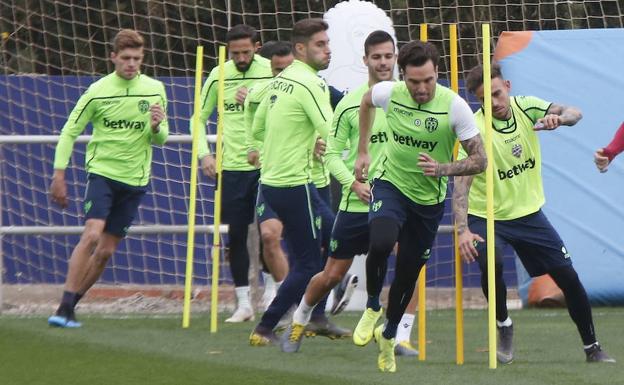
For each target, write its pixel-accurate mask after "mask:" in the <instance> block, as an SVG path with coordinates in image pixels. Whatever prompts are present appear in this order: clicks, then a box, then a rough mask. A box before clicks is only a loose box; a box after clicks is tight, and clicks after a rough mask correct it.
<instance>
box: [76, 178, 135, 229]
mask: <svg viewBox="0 0 624 385" xmlns="http://www.w3.org/2000/svg"><path fill="white" fill-rule="evenodd" d="M146 192H147V186H138V187H137V186H130V185H127V184H125V183H121V182H118V181H116V180H113V179H110V178H106V177H104V176H101V175H97V174H89V176H88V177H87V191H86V193H85V199H84V208H83V209H84V214H85V221H86V220H88V219H104V220H105V221H106V225H105V226H104V232H105V233H109V234H112V235H116V236H118V237H125V236H126V234H127V233H128V228H129V227H130V225H131V224H132V221H133V220H134V217H135V216H136V213H137V210H138V208H139V204H140V203H141V199H142V198H143V195H145V193H146Z"/></svg>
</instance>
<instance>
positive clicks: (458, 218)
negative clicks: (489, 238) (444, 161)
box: [453, 175, 483, 262]
mask: <svg viewBox="0 0 624 385" xmlns="http://www.w3.org/2000/svg"><path fill="white" fill-rule="evenodd" d="M473 178H474V176H472V175H466V176H456V177H455V182H454V184H453V216H454V217H455V224H456V225H457V235H458V243H459V254H460V255H461V256H462V258H463V259H464V261H465V262H473V261H474V260H475V258H476V257H477V255H478V253H477V249H476V248H475V243H476V242H483V238H481V237H480V236H479V235H478V234H474V233H472V232H471V231H470V229H469V228H468V192H469V191H470V185H471V184H472V179H473Z"/></svg>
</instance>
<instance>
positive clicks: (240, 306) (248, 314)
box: [199, 24, 273, 322]
mask: <svg viewBox="0 0 624 385" xmlns="http://www.w3.org/2000/svg"><path fill="white" fill-rule="evenodd" d="M225 39H226V42H227V49H228V54H229V57H230V60H228V61H227V62H226V63H225V90H224V104H225V105H224V107H225V108H224V110H225V111H224V116H223V127H224V128H223V166H222V168H223V173H222V175H221V177H222V178H223V182H222V186H223V190H222V192H221V196H222V205H221V218H222V221H223V223H227V224H228V225H229V230H228V247H229V259H230V269H231V272H232V278H233V280H234V286H235V290H236V299H237V308H236V310H235V311H234V314H232V316H231V317H230V318H228V319H226V320H225V322H244V321H252V320H253V319H254V312H253V309H252V307H251V304H250V302H249V250H248V249H247V233H248V229H249V224H251V223H253V220H254V204H255V202H256V194H257V191H258V178H259V177H260V170H258V168H257V167H256V166H254V165H250V164H249V163H248V162H247V151H246V144H245V141H246V140H245V118H244V111H243V110H244V107H243V105H244V102H245V98H246V96H247V92H248V88H249V87H251V86H252V85H253V84H254V83H255V82H258V81H262V80H264V79H270V78H272V77H273V75H272V73H271V66H270V63H269V61H268V60H267V59H265V58H263V57H262V56H260V55H256V54H255V52H256V50H257V48H258V46H259V43H258V42H257V33H256V30H255V29H253V28H252V27H250V26H248V25H244V24H239V25H236V26H234V27H232V28H231V29H230V30H229V31H228V33H227V35H226V38H225ZM218 76H219V69H218V67H215V68H213V69H212V71H210V75H209V76H208V79H206V83H204V87H203V89H202V97H201V100H202V109H201V113H200V119H199V120H200V127H202V128H203V127H205V126H206V121H207V120H208V118H209V117H210V115H211V114H212V113H213V111H214V109H215V107H216V105H217V81H218ZM199 145H200V148H199V157H200V159H201V168H202V171H203V172H204V174H205V175H207V176H209V177H211V178H214V177H215V175H216V170H215V158H214V156H212V154H210V150H209V148H208V143H207V141H206V131H205V130H204V129H201V130H200V142H199Z"/></svg>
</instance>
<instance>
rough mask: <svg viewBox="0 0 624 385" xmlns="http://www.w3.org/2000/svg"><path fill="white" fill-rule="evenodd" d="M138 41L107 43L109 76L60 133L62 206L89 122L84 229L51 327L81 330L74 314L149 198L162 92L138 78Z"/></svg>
mask: <svg viewBox="0 0 624 385" xmlns="http://www.w3.org/2000/svg"><path fill="white" fill-rule="evenodd" d="M143 45H144V43H143V37H142V36H141V35H140V34H139V33H138V32H136V31H133V30H130V29H124V30H121V31H120V32H119V33H118V34H117V35H116V36H115V38H114V40H113V50H112V53H111V61H112V62H113V64H114V65H115V71H114V72H113V73H111V74H109V75H108V76H105V77H103V78H102V79H100V80H98V81H96V82H95V83H93V84H91V86H90V87H89V88H88V89H87V91H86V92H85V93H84V94H83V95H82V96H81V97H80V99H79V100H78V103H77V104H76V106H75V107H74V109H73V110H72V112H71V114H70V115H69V118H68V119H67V123H65V126H63V129H62V131H61V137H60V139H59V142H58V145H57V146H56V152H55V155H54V176H53V177H52V185H51V186H50V194H51V196H52V201H54V202H56V203H58V204H59V205H60V206H61V207H66V206H67V186H66V183H65V169H66V167H67V164H68V163H69V158H70V156H71V153H72V150H73V146H74V141H75V140H76V138H77V137H78V135H80V133H82V132H83V131H84V129H85V127H86V125H87V123H89V122H91V124H92V125H93V138H92V139H91V141H90V142H89V144H88V145H87V156H86V159H87V162H86V167H85V168H86V171H87V173H88V177H87V180H88V182H87V191H86V194H85V199H84V214H85V227H84V230H83V232H82V235H81V237H80V241H79V242H78V244H77V245H76V247H75V248H74V251H73V252H72V255H71V258H70V260H69V270H68V272H67V278H66V281H65V288H64V292H63V298H62V299H61V304H60V306H59V308H58V310H57V311H56V314H55V315H53V316H52V317H50V318H49V319H48V323H49V324H50V325H51V326H58V327H67V328H75V327H80V326H81V324H80V322H78V321H76V317H75V314H74V308H75V306H76V303H77V302H78V301H79V300H80V298H82V296H84V294H85V293H86V292H87V290H89V288H90V287H91V286H93V284H94V283H95V282H96V281H97V280H98V278H99V277H100V275H101V274H102V272H103V271H104V268H105V267H106V263H107V262H108V260H109V258H110V257H111V255H112V254H113V252H114V251H115V249H116V248H117V245H118V244H119V242H120V241H121V240H122V239H123V238H124V237H125V236H126V233H127V232H128V227H130V225H131V224H132V220H133V219H134V216H135V215H136V212H137V209H138V207H139V204H140V203H141V198H142V197H143V195H145V192H146V191H147V184H148V182H149V175H150V167H151V160H152V144H158V145H162V144H164V143H165V141H166V139H167V136H168V133H169V126H168V124H167V119H166V116H165V111H166V109H167V95H166V93H165V87H164V85H163V84H162V83H161V82H159V81H157V80H154V79H152V78H150V77H148V76H146V75H143V74H141V73H140V68H141V63H142V62H143Z"/></svg>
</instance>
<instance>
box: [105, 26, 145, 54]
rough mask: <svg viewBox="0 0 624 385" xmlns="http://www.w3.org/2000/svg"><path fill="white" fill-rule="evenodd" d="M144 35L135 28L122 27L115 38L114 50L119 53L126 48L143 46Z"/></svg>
mask: <svg viewBox="0 0 624 385" xmlns="http://www.w3.org/2000/svg"><path fill="white" fill-rule="evenodd" d="M143 45H144V42H143V36H141V34H140V33H138V32H137V31H135V30H133V29H122V30H121V31H119V32H118V33H117V35H115V38H113V52H115V53H118V52H119V51H122V50H124V49H126V48H142V47H143Z"/></svg>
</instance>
